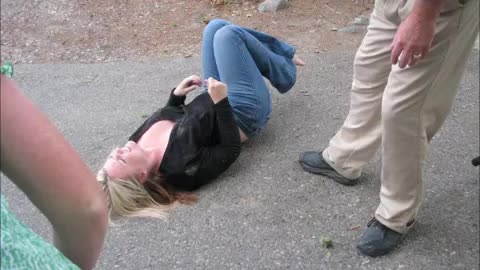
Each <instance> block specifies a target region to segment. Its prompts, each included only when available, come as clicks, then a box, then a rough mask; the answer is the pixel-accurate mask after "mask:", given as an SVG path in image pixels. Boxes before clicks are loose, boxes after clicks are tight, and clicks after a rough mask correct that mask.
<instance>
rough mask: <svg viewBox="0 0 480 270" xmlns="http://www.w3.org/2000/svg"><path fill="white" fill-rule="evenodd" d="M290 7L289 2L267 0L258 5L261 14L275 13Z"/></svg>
mask: <svg viewBox="0 0 480 270" xmlns="http://www.w3.org/2000/svg"><path fill="white" fill-rule="evenodd" d="M287 6H288V0H266V1H264V2H263V3H261V4H260V5H258V11H260V12H275V11H277V10H280V9H282V8H286V7H287Z"/></svg>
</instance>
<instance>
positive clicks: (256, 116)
mask: <svg viewBox="0 0 480 270" xmlns="http://www.w3.org/2000/svg"><path fill="white" fill-rule="evenodd" d="M240 30H241V29H240ZM240 34H241V35H242V38H243V39H244V40H245V39H246V38H245V35H244V33H243V31H240ZM236 39H237V43H236V46H237V48H238V49H239V50H242V49H244V48H243V47H242V46H241V44H242V43H243V44H245V42H242V40H241V39H239V38H236ZM245 47H246V45H245ZM247 50H248V49H247ZM248 53H249V52H248ZM240 57H241V58H242V60H243V66H244V67H245V70H246V72H247V73H248V75H249V77H250V81H252V82H253V75H252V73H251V72H250V70H249V69H248V68H246V67H247V66H248V65H247V61H246V59H245V56H244V54H243V53H241V54H240ZM255 107H256V110H255V117H254V119H255V121H257V118H258V113H259V112H258V111H259V110H258V107H259V104H258V99H255ZM254 124H255V123H249V125H248V129H250V130H252V129H255V130H254V131H252V132H251V133H254V132H256V130H257V128H256V127H253V128H252V126H254Z"/></svg>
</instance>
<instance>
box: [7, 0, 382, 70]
mask: <svg viewBox="0 0 480 270" xmlns="http://www.w3.org/2000/svg"><path fill="white" fill-rule="evenodd" d="M257 2H258V1H255V0H252V1H243V3H242V4H227V5H220V6H213V5H212V4H211V3H210V0H183V1H181V0H103V1H93V0H74V1H72V0H50V1H42V0H2V1H1V56H2V61H5V60H9V61H13V62H14V63H46V62H48V63H52V62H55V63H99V62H112V61H122V60H131V61H143V60H148V59H152V58H155V57H159V56H183V57H190V56H192V55H198V54H199V53H200V41H201V35H202V29H203V28H204V26H205V23H206V22H208V21H209V20H211V19H213V18H224V19H227V20H229V21H232V22H233V23H236V24H240V25H243V26H247V27H251V28H255V29H257V30H260V31H264V32H269V33H271V34H273V35H276V36H278V37H280V38H282V39H285V40H287V41H288V42H290V43H291V44H293V45H295V46H296V47H297V49H298V53H299V54H301V53H306V52H322V51H338V50H353V49H354V48H356V47H357V46H358V44H359V42H360V40H361V38H362V36H363V33H356V34H352V33H340V32H335V31H332V29H334V28H341V27H344V26H346V25H348V24H349V22H351V21H352V19H353V18H355V17H356V16H359V15H362V14H369V13H370V11H371V9H372V6H373V4H372V3H373V1H369V0H343V1H338V0H290V1H289V7H288V8H287V9H283V10H280V11H278V12H276V13H260V12H258V11H257V4H258V3H257Z"/></svg>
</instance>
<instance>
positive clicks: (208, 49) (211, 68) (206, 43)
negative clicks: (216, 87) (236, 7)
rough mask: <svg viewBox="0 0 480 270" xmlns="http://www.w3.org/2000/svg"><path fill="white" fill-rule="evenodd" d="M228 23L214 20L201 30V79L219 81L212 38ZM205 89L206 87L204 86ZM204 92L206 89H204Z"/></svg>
mask: <svg viewBox="0 0 480 270" xmlns="http://www.w3.org/2000/svg"><path fill="white" fill-rule="evenodd" d="M229 24H230V23H229V22H227V21H225V20H221V19H215V20H212V21H210V22H209V23H208V25H207V26H206V27H205V30H203V38H202V78H203V79H208V78H209V77H212V78H215V79H216V80H220V76H219V74H218V69H217V64H216V62H215V55H214V52H213V38H214V36H215V34H216V33H217V31H218V30H219V29H221V28H222V27H224V26H226V25H229ZM204 87H205V88H206V86H204ZM205 90H206V89H205Z"/></svg>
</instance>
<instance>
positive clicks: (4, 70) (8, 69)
mask: <svg viewBox="0 0 480 270" xmlns="http://www.w3.org/2000/svg"><path fill="white" fill-rule="evenodd" d="M0 73H1V74H5V75H6V76H8V77H12V76H13V65H12V63H10V62H5V65H3V66H2V67H0Z"/></svg>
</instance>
